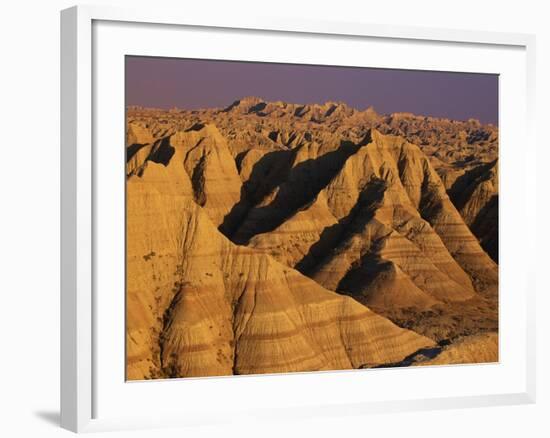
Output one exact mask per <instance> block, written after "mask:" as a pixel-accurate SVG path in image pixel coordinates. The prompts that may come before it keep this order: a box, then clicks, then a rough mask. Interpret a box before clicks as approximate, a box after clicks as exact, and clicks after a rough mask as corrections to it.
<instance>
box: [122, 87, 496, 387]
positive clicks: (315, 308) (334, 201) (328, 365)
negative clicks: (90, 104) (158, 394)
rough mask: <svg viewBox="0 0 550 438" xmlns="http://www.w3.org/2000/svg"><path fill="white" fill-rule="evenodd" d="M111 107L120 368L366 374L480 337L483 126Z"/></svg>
mask: <svg viewBox="0 0 550 438" xmlns="http://www.w3.org/2000/svg"><path fill="white" fill-rule="evenodd" d="M127 116H128V125H127V128H128V129H127V168H126V174H127V242H128V247H127V251H128V254H127V260H128V265H127V303H128V306H127V309H128V314H127V347H128V348H127V352H128V357H127V359H128V366H127V373H128V378H130V379H144V378H156V377H184V376H205V375H228V374H248V373H272V372H290V371H308V370H327V369H347V368H365V367H376V366H384V365H390V364H395V363H400V362H401V361H403V360H404V359H405V358H407V357H412V356H413V355H414V354H415V353H417V352H418V351H423V350H425V349H427V348H428V349H435V350H437V351H438V352H439V351H440V350H441V347H440V346H438V343H439V344H440V345H441V346H443V345H451V346H452V345H453V343H454V342H455V340H456V341H457V342H458V341H459V340H460V342H461V344H460V345H468V349H467V351H468V354H467V355H466V354H465V355H464V357H463V361H465V362H470V361H471V359H470V356H471V355H472V354H475V352H473V349H474V348H475V346H476V345H483V344H482V343H479V342H473V341H472V342H470V341H468V339H470V338H472V339H477V338H473V337H474V336H480V335H481V334H484V333H488V334H494V335H495V336H496V333H497V331H498V319H497V315H498V308H497V303H498V300H497V290H498V266H497V264H496V263H495V260H497V254H498V247H497V242H498V234H497V219H498V218H497V212H498V208H497V207H498V173H497V164H498V162H497V161H496V160H497V158H498V157H497V154H498V130H497V128H496V127H493V126H490V125H489V126H484V125H481V124H480V123H479V122H477V121H474V120H470V121H466V122H458V121H451V120H442V119H434V118H430V117H419V116H415V115H411V114H393V115H387V116H382V115H379V114H377V113H376V112H375V111H374V110H373V109H372V108H369V109H367V110H365V111H358V110H355V109H352V108H350V107H348V106H346V105H344V104H341V103H331V102H329V103H326V104H324V105H296V104H288V103H284V102H264V101H262V100H261V99H258V98H246V99H242V100H240V101H236V102H234V103H233V104H232V105H230V106H229V107H227V108H222V109H208V110H199V111H179V110H172V111H162V110H153V109H142V108H129V109H128V111H127ZM488 253H489V254H488ZM445 348H446V349H445V350H444V352H446V351H451V350H449V348H450V347H445ZM480 348H481V347H480ZM493 350H494V351H493ZM493 350H491V351H492V353H490V354H488V356H490V357H489V359H490V360H497V359H498V357H497V355H498V351H497V350H496V349H493ZM462 351H466V349H464V348H462V347H460V348H458V347H457V348H456V349H453V350H452V354H451V353H445V355H443V354H444V353H441V355H440V356H441V357H448V358H449V361H452V363H459V362H461V359H460V352H462ZM485 356H487V354H486V355H485ZM485 356H483V357H484V358H485ZM493 356H494V357H493ZM489 359H487V360H489ZM432 360H433V361H434V363H439V362H438V361H437V360H436V359H432ZM439 360H441V359H439ZM484 360H485V359H484Z"/></svg>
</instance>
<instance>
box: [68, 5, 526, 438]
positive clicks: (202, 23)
mask: <svg viewBox="0 0 550 438" xmlns="http://www.w3.org/2000/svg"><path fill="white" fill-rule="evenodd" d="M98 23H110V24H109V25H112V23H115V24H117V23H118V24H120V25H127V24H128V23H130V24H132V25H137V26H145V27H148V29H149V31H150V32H153V33H155V32H158V33H160V32H161V31H163V30H167V29H168V30H169V31H171V30H174V29H177V28H178V27H181V28H182V29H183V28H185V29H191V30H193V29H195V30H200V32H202V33H203V34H208V32H218V33H219V32H224V31H229V30H238V33H239V35H240V36H239V37H244V38H246V37H247V34H250V35H255V36H257V35H261V34H262V33H263V32H266V33H269V35H270V38H274V39H277V38H280V37H282V36H285V37H287V36H292V35H294V36H296V37H297V38H298V37H304V36H306V37H312V38H317V37H319V38H321V37H326V38H329V37H335V38H336V37H338V38H340V37H349V38H353V40H354V41H359V42H360V41H362V40H366V39H368V40H369V41H382V40H383V41H385V43H387V44H405V43H406V44H410V45H411V47H413V46H414V45H426V44H432V45H443V46H444V45H445V44H447V43H449V44H454V45H457V46H458V45H464V47H470V48H476V47H481V46H483V47H484V48H485V49H486V50H488V51H490V50H495V51H499V52H505V51H510V53H512V52H514V53H516V55H515V56H519V55H517V53H521V55H520V58H521V59H522V62H521V63H520V64H521V65H516V67H515V68H517V69H518V72H520V74H519V76H518V77H519V78H523V79H525V81H526V83H525V84H521V86H520V85H519V84H518V85H517V87H518V90H520V91H518V93H519V94H515V98H516V100H517V99H519V100H521V104H519V106H520V107H521V109H518V110H517V111H520V112H519V113H518V114H520V116H522V117H523V116H524V117H525V119H524V122H525V123H523V119H522V122H521V123H520V125H521V126H520V127H519V128H517V127H516V128H514V129H516V130H517V132H516V131H514V132H512V131H510V132H509V134H510V138H512V137H513V138H522V139H523V143H522V145H521V148H522V151H523V153H529V152H533V151H535V148H536V145H535V141H534V129H533V123H534V114H533V111H534V93H535V88H534V87H535V84H534V82H535V81H534V71H535V68H534V64H535V55H534V53H535V38H534V36H532V35H526V34H508V33H492V32H483V31H461V30H451V29H427V28H417V27H403V26H391V25H373V24H366V23H360V22H357V23H339V22H317V21H307V20H295V19H290V18H289V19H279V18H271V17H270V18H267V17H264V18H258V17H243V18H242V19H240V20H239V21H234V20H232V21H231V22H227V21H226V20H225V19H224V18H223V17H216V16H215V15H212V14H209V15H208V17H206V16H204V17H203V16H192V15H188V14H186V13H185V12H184V11H183V10H182V11H163V10H158V9H156V8H153V7H151V8H149V9H147V10H133V9H120V8H111V7H104V6H101V7H95V6H75V7H72V8H69V9H66V10H64V11H62V12H61V121H62V126H61V426H62V427H64V428H66V429H69V430H72V431H75V432H83V431H99V430H111V429H120V428H124V429H126V428H146V427H162V426H174V425H193V424H205V423H209V422H212V423H214V422H220V421H225V420H228V419H229V417H230V416H231V418H232V419H235V418H237V419H238V418H241V417H242V418H251V417H253V418H255V419H272V418H274V417H278V418H296V417H302V416H303V417H305V416H311V415H343V414H346V415H350V414H352V415H361V414H365V413H369V412H400V411H406V410H416V409H442V408H457V407H476V406H490V405H491V406H493V405H505V404H521V403H533V402H534V400H535V340H534V333H535V310H534V293H535V287H534V281H535V280H534V278H535V277H534V273H533V272H531V271H530V270H529V267H528V263H524V264H523V265H522V266H523V268H522V267H519V268H518V271H517V272H511V271H507V272H506V273H505V275H506V278H504V277H503V274H502V269H501V282H502V281H503V280H504V279H508V280H509V281H510V280H511V279H515V281H517V284H518V285H520V287H521V290H519V292H518V293H519V295H518V296H516V297H515V298H514V299H515V300H518V301H517V304H518V305H519V306H520V308H521V312H520V313H521V316H520V317H519V318H520V320H521V321H520V323H519V324H518V326H519V331H520V333H515V334H514V339H513V340H511V342H512V341H513V342H517V345H518V346H520V347H521V348H519V349H516V351H515V354H517V355H518V358H517V360H518V364H519V365H518V367H516V371H514V372H515V373H516V375H515V378H517V379H516V381H515V386H513V388H512V387H511V386H510V388H511V389H509V388H503V390H502V391H496V390H495V391H489V392H485V393H473V392H472V393H469V392H468V391H467V390H466V389H465V390H464V391H463V392H460V394H461V395H456V394H458V393H459V392H455V393H453V394H446V393H445V392H444V391H443V392H440V393H438V395H437V396H422V397H416V396H414V394H413V393H411V394H413V395H411V394H407V395H404V396H403V397H400V396H399V391H397V392H396V393H395V394H396V396H393V393H392V396H391V398H389V399H382V398H379V399H377V398H376V397H374V398H370V399H369V398H364V399H362V398H361V397H359V396H358V397H353V398H351V397H350V398H349V400H347V399H346V395H345V394H343V395H342V394H340V395H339V398H337V395H336V394H334V399H332V400H331V397H330V392H329V393H328V394H327V393H325V395H324V396H321V399H319V397H318V399H317V401H316V402H315V403H313V402H311V401H308V400H306V399H305V398H304V399H303V400H302V401H301V402H300V404H299V405H293V404H289V403H286V402H285V401H284V399H279V398H276V397H275V398H274V401H273V402H272V404H270V405H265V406H264V405H262V403H261V400H260V401H259V402H258V407H257V409H256V408H253V407H250V406H249V407H246V406H243V408H242V409H241V410H238V409H237V410H236V411H235V412H233V411H232V412H223V410H222V409H219V408H216V407H215V406H214V407H213V409H210V410H209V411H206V410H205V409H203V410H202V411H201V410H200V406H198V407H197V409H198V410H197V412H194V413H192V415H190V414H186V413H185V412H183V409H180V410H179V411H178V410H177V409H175V410H174V411H172V412H164V411H163V408H162V406H159V407H158V409H156V410H154V411H153V409H150V410H149V411H148V415H145V416H144V415H135V416H131V415H129V414H124V413H122V414H121V415H98V412H101V411H102V409H103V408H102V403H101V402H100V401H99V400H100V399H99V398H98V392H97V391H98V389H97V388H98V386H101V385H103V386H101V387H102V388H105V385H106V383H104V381H105V382H108V381H107V380H105V379H104V377H103V374H102V373H99V374H98V369H101V367H102V366H103V365H102V364H103V362H98V360H99V359H98V356H101V360H103V361H104V360H110V358H109V357H108V355H106V354H103V355H98V351H99V350H101V348H102V342H101V339H104V337H102V335H101V330H99V331H98V326H99V325H102V327H105V324H110V323H108V322H107V321H106V320H102V319H101V318H98V315H97V312H98V306H100V305H104V304H103V303H104V302H105V300H101V303H100V304H98V300H97V296H96V295H97V293H98V289H97V288H98V284H103V283H102V281H103V282H105V281H108V280H109V278H107V279H106V278H100V277H98V270H97V267H98V263H99V262H98V251H99V250H98V243H97V222H98V211H99V210H98V209H97V206H98V203H101V202H102V200H101V199H99V198H98V197H99V196H101V195H100V194H101V193H102V191H101V190H96V189H97V181H98V174H99V173H102V169H103V168H105V165H106V164H105V160H106V158H108V157H107V156H106V155H105V154H99V155H98V154H97V153H96V152H97V150H96V147H97V145H96V143H95V142H96V141H97V138H101V135H102V133H101V132H99V131H98V130H97V126H96V123H98V121H100V120H101V114H99V115H98V111H99V109H98V96H97V89H96V88H97V87H98V81H99V80H100V79H99V77H100V76H101V69H98V67H97V66H96V65H95V64H94V60H97V59H98V58H97V57H98V56H101V53H98V51H102V50H104V47H105V45H102V43H101V41H102V39H101V38H102V37H101V35H100V34H99V33H98V32H94V26H95V25H97V24H98ZM116 35H117V33H116V32H115V33H111V34H109V37H110V38H115V39H117V38H118V39H122V38H121V37H117V36H116ZM111 41H113V42H115V40H113V39H111ZM113 46H117V44H116V43H114V44H113ZM117 47H118V46H117ZM105 50H106V49H105ZM113 50H114V49H113ZM120 50H122V51H124V49H123V48H120ZM117 53H119V52H117ZM131 54H134V53H131ZM115 55H116V56H118V55H117V54H116V53H114V52H113V56H115ZM161 55H162V54H161ZM520 58H518V59H520ZM107 59H108V58H107ZM496 64H498V63H496ZM496 64H495V65H496ZM516 64H517V63H516ZM411 68H415V66H411ZM454 68H455V69H458V68H460V65H457V66H456V67H454ZM479 68H480V71H484V68H485V67H482V66H481V67H479ZM495 69H497V70H498V68H497V67H495ZM497 70H495V71H494V72H496V73H498V72H499V71H497ZM118 80H122V78H120V77H119V79H118ZM118 84H120V82H118ZM504 91H506V90H504ZM501 108H502V107H501ZM120 110H122V108H121V109H120ZM504 121H505V120H504ZM120 129H123V127H121V128H120ZM520 136H521V137H520ZM117 139H119V140H121V138H119V137H117ZM120 156H121V157H122V156H123V155H122V154H121V155H120ZM512 161H513V157H512V156H511V155H510V163H511V162H512ZM505 167H506V164H504V168H505ZM518 167H519V169H518V170H517V173H516V175H517V176H518V177H519V178H521V179H522V181H523V184H522V185H521V187H520V188H519V189H518V190H519V191H518V192H517V193H515V194H511V195H510V198H509V199H511V197H512V196H518V197H519V196H524V197H525V202H532V204H533V205H534V204H535V200H534V193H535V190H534V187H535V175H534V172H533V171H530V172H527V170H526V168H522V166H521V163H519V165H518ZM504 170H505V169H504ZM503 175H504V176H503V177H501V178H505V177H506V176H505V175H506V172H504V173H503ZM505 187H506V185H505ZM504 190H505V188H504ZM512 210H513V209H510V210H507V209H506V210H503V207H501V213H500V214H501V215H504V216H503V217H507V216H506V214H508V217H509V222H510V223H512V222H513V221H514V220H515V219H516V216H514V215H523V216H522V217H521V219H522V220H525V221H528V222H529V224H530V227H529V229H530V230H532V232H531V236H528V237H527V238H526V239H525V241H523V242H516V243H513V245H516V246H515V248H516V249H517V248H518V247H517V245H523V246H522V247H521V249H522V251H523V253H524V254H527V256H525V257H526V258H529V257H531V256H530V254H533V248H534V236H535V235H536V232H535V231H534V230H535V227H536V224H535V222H536V221H535V216H534V213H532V212H529V211H527V209H518V208H516V209H515V210H516V211H515V212H514V211H512ZM522 210H525V211H522ZM504 238H505V239H506V238H507V237H506V236H505V237H504ZM511 245H512V244H511ZM117 254H118V253H117ZM510 260H511V259H510ZM100 262H101V261H100ZM99 264H100V263H99ZM100 272H105V271H101V270H100ZM528 274H529V275H528ZM102 290H104V289H102ZM116 290H118V289H116V288H115V291H116ZM120 294H124V290H120ZM504 307H505V308H504V310H503V311H506V306H504ZM508 307H509V306H508ZM120 318H121V321H123V319H124V315H123V314H121V315H120ZM516 338H517V339H516ZM501 342H502V341H501ZM502 347H503V346H502V344H501V349H502ZM106 351H107V350H106ZM111 359H113V360H114V358H111ZM500 365H501V367H502V368H505V366H506V363H501V364H500ZM482 367H483V366H464V367H461V369H462V370H466V372H467V373H474V374H475V373H476V370H477V369H481V368H482ZM440 368H441V367H440ZM495 369H496V368H495ZM432 370H434V369H432ZM468 370H469V371H468ZM376 372H378V373H380V374H379V376H383V374H382V373H383V372H384V371H383V370H381V371H376ZM390 372H392V373H394V374H392V376H391V378H392V379H393V380H396V379H397V380H396V381H398V380H399V378H400V375H399V374H398V373H403V372H407V371H405V370H391V371H390ZM432 372H436V371H431V370H430V369H426V370H422V371H418V373H423V374H424V376H425V375H426V373H432ZM449 372H451V371H443V372H440V371H437V373H439V374H441V377H442V378H444V377H445V376H444V373H449ZM485 372H493V371H491V370H489V371H487V370H486V371H485ZM310 374H313V373H310ZM310 374H308V375H305V374H303V375H294V376H291V377H289V380H282V379H280V378H279V377H275V376H261V377H260V379H263V380H258V377H252V378H248V377H239V379H228V378H222V379H218V380H216V379H202V380H201V379H198V380H194V381H193V383H192V385H194V387H195V388H202V389H203V390H206V391H212V390H213V388H215V387H216V385H219V386H218V387H219V388H226V389H227V390H231V388H233V390H234V389H235V387H236V386H235V385H242V386H243V387H245V386H246V388H250V389H245V390H244V391H248V390H250V391H254V387H255V386H257V385H260V384H261V385H264V383H265V382H268V381H269V380H273V381H275V384H276V385H281V386H284V385H286V384H288V385H296V384H297V382H299V380H298V379H301V381H305V382H307V383H306V384H309V385H312V384H314V385H317V384H318V380H312V379H314V378H313V377H312V376H311V375H310ZM323 375H324V376H335V377H334V379H333V381H332V383H331V384H332V385H340V384H342V385H344V384H347V385H354V380H357V379H358V377H357V376H358V374H353V373H349V372H343V373H342V372H340V373H324V374H323ZM407 376H408V375H403V378H404V379H405V381H406V377H407ZM381 378H382V377H380V379H381ZM277 379H278V380H277ZM325 379H326V380H327V381H328V380H330V379H332V377H330V379H329V377H325ZM338 379H339V380H338ZM344 380H345V382H344ZM228 382H230V383H228ZM231 382H233V383H231ZM235 382H237V383H235ZM239 382H241V383H239ZM355 383H357V382H355ZM107 384H108V383H107ZM120 384H121V385H124V384H125V383H124V382H123V381H122V382H120ZM145 384H148V382H145ZM173 384H176V382H171V381H170V382H164V383H161V385H164V388H161V387H160V386H157V388H160V389H158V390H159V391H165V390H167V387H168V386H169V385H173ZM126 385H134V386H133V387H132V388H133V389H132V397H134V398H135V397H136V395H137V396H139V394H140V393H143V397H144V399H146V398H147V397H148V395H147V394H146V393H145V389H146V388H145V386H141V387H140V386H137V385H135V384H133V383H130V384H128V383H127V384H126ZM157 385H158V384H157ZM266 387H267V386H266ZM263 389H264V390H265V388H263ZM222 390H223V389H222ZM100 392H101V391H100ZM102 393H105V391H103V392H102ZM113 394H114V393H113ZM104 398H105V397H104ZM197 404H200V403H197Z"/></svg>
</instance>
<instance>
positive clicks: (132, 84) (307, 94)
mask: <svg viewBox="0 0 550 438" xmlns="http://www.w3.org/2000/svg"><path fill="white" fill-rule="evenodd" d="M245 96H258V97H261V98H263V99H265V100H270V101H271V100H282V101H286V102H290V103H324V102H326V101H329V100H332V101H343V102H345V103H347V104H348V105H350V106H352V107H354V108H357V109H365V108H367V107H369V106H371V105H372V106H373V107H374V108H375V109H376V111H378V112H379V113H382V114H387V113H392V112H399V111H403V112H413V113H416V114H421V115H429V116H435V117H448V118H451V119H457V120H465V119H469V118H476V119H479V120H480V121H481V122H483V123H493V124H495V125H496V124H498V76H497V75H490V74H473V73H449V72H432V71H415V70H390V69H373V68H364V67H332V66H329V67H327V66H315V65H298V64H271V63H252V62H239V61H211V60H195V59H176V58H155V57H136V56H127V57H126V104H127V105H141V106H145V107H156V108H172V107H178V108H185V109H198V108H208V107H226V106H228V105H230V104H231V103H232V102H233V101H235V100H237V99H239V98H242V97H245Z"/></svg>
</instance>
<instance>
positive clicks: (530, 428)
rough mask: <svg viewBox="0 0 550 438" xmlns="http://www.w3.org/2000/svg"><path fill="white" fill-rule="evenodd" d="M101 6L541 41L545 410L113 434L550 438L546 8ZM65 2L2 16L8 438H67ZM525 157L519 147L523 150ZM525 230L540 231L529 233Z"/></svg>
mask: <svg viewBox="0 0 550 438" xmlns="http://www.w3.org/2000/svg"><path fill="white" fill-rule="evenodd" d="M95 3H98V4H112V5H119V4H122V5H133V6H138V5H139V6H157V7H180V8H183V9H190V8H192V9H193V10H201V8H202V10H203V11H204V13H205V14H208V13H209V11H211V10H216V11H218V12H223V13H224V14H226V15H227V16H229V17H230V16H232V15H233V16H235V15H238V14H240V13H243V12H244V11H246V12H247V13H250V14H257V15H270V14H271V15H277V16H291V17H297V18H303V17H307V18H312V19H325V20H343V21H357V20H360V21H365V22H374V23H391V24H414V25H419V26H431V27H452V28H459V29H460V28H462V29H484V30H496V31H505V32H530V33H536V34H537V38H538V41H537V44H538V53H537V82H538V84H537V120H538V142H539V150H538V156H537V157H533V171H535V169H536V171H537V174H538V181H539V187H538V200H539V202H538V205H537V208H538V211H539V224H538V232H537V236H538V242H539V247H538V251H539V257H538V260H539V266H538V272H539V283H538V303H537V308H538V370H539V372H538V402H537V404H536V405H530V406H515V407H498V408H484V409H469V410H468V409H466V410H453V411H435V412H422V413H407V414H398V415H395V414H394V415H370V416H365V417H347V418H341V419H338V418H327V419H312V420H308V421H295V422H289V423H281V424H276V425H270V426H269V427H267V428H265V427H264V428H263V429H262V430H260V431H259V430H257V428H255V427H254V426H253V425H246V424H245V425H243V424H235V425H231V426H229V427H223V428H220V427H204V428H197V429H192V430H179V431H178V430H163V431H142V432H133V433H129V432H126V433H111V434H109V435H107V436H113V437H115V436H116V437H119V436H134V435H135V436H144V437H147V436H154V437H157V436H158V437H164V436H182V435H184V434H185V435H186V436H193V437H195V436H197V437H218V436H220V435H223V436H237V435H238V436H240V437H249V436H250V437H252V436H262V437H281V436H289V437H294V436H303V437H307V436H313V435H316V436H321V437H325V436H326V437H329V436H339V437H343V436H367V435H370V436H408V437H416V436H422V437H429V436H440V435H445V436H447V437H449V438H450V437H462V438H463V437H465V436H466V437H467V436H471V437H477V436H482V435H487V436H495V437H497V436H499V437H508V436H510V437H512V436H513V437H517V436H529V437H539V436H540V437H542V436H550V435H549V434H550V425H549V420H548V416H549V413H550V383H549V382H550V381H549V378H548V372H549V371H550V366H549V365H550V364H549V356H550V351H549V346H550V342H549V341H548V333H549V332H550V324H549V322H548V319H546V318H545V317H546V312H547V309H549V308H550V299H549V295H548V292H549V291H548V282H547V281H546V284H543V278H544V276H545V274H546V271H547V270H548V268H547V266H546V265H547V263H546V261H547V260H548V259H549V258H548V255H547V254H546V253H545V252H543V251H542V248H545V247H547V246H549V245H550V241H549V240H550V239H549V238H548V233H546V229H545V225H546V222H547V217H548V213H550V210H549V208H548V206H547V205H546V203H547V202H548V193H549V189H550V187H549V184H548V179H547V178H546V174H547V172H548V171H547V169H546V166H547V163H548V162H549V159H550V154H549V149H550V144H548V141H547V140H548V138H550V136H549V135H548V134H546V132H545V131H546V126H548V122H549V120H550V114H549V113H548V104H547V102H548V101H549V98H550V93H549V84H548V81H549V80H550V28H549V26H548V17H549V14H548V11H546V8H545V6H546V5H545V3H546V2H543V1H540V0H539V1H535V0H532V1H531V0H523V1H515V2H508V3H505V2H503V1H496V0H487V1H479V0H461V1H455V2H442V1H437V0H417V1H410V0H389V1H378V2H372V3H371V2H368V1H365V0H363V1H357V2H354V1H352V0H338V1H334V0H333V1H330V2H321V1H320V0H316V1H313V0H311V1H305V0H304V1H301V2H299V1H297V0H276V1H269V2H264V1H257V0H256V1H250V2H247V1H246V0H230V1H223V0H219V1H211V2H207V1H203V2H202V6H198V4H199V3H200V2H198V1H194V2H192V3H191V2H188V3H186V2H184V1H181V0H180V1H169V0H154V1H151V0H150V1H144V0H134V1H131V0H126V1H96V2H95ZM72 5H73V2H72V1H65V0H50V1H47V2H46V1H40V0H26V1H21V2H17V3H16V2H13V1H12V2H10V3H4V4H3V7H2V13H1V16H0V22H1V25H0V33H1V35H0V49H1V50H0V115H1V118H0V120H1V122H0V127H1V130H0V148H1V149H0V154H1V155H0V157H1V158H0V194H1V197H0V199H1V203H0V205H1V206H2V209H1V210H0V211H1V214H0V230H1V232H0V352H1V353H0V354H1V355H0V435H1V436H5V437H18V436H25V437H35V436H40V437H50V436H68V435H69V432H65V431H63V430H60V429H59V428H58V427H57V422H58V418H59V411H58V404H59V390H58V388H59V375H58V374H59V372H58V369H59V341H58V338H59V336H58V335H59V322H58V320H59V10H60V9H63V8H65V7H68V6H72ZM517 146H518V150H519V151H521V147H522V145H521V144H518V145H517ZM518 225H519V227H520V229H519V231H520V232H521V233H525V234H527V233H532V232H534V230H529V229H524V228H521V224H518Z"/></svg>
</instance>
